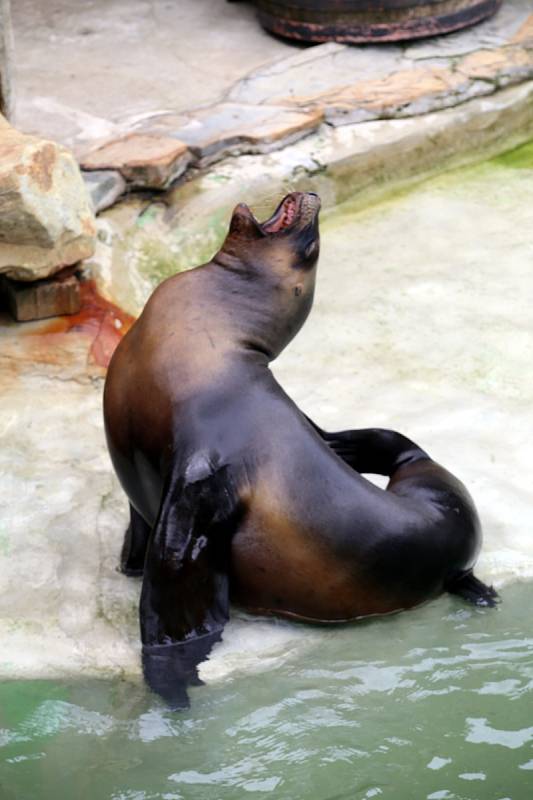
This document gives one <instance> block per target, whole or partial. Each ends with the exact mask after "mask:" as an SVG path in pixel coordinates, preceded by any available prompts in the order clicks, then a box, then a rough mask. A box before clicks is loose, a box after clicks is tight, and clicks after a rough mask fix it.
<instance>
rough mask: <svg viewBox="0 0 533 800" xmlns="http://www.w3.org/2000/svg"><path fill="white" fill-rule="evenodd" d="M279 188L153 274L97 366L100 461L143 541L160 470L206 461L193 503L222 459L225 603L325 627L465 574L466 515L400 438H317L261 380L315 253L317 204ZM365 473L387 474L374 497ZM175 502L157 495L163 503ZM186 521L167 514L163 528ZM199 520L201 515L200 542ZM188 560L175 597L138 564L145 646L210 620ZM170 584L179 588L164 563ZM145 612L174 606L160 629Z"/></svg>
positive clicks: (291, 331) (472, 548)
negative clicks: (220, 240)
mask: <svg viewBox="0 0 533 800" xmlns="http://www.w3.org/2000/svg"><path fill="white" fill-rule="evenodd" d="M289 198H290V200H289V201H287V199H286V201H284V202H286V203H288V206H291V208H292V211H293V213H294V209H295V208H296V212H295V213H294V220H293V222H292V224H289V225H288V226H287V227H282V228H280V229H279V230H275V228H276V225H277V223H276V222H274V223H273V224H272V226H273V230H271V231H269V229H268V223H264V224H263V226H259V225H258V223H257V222H256V221H255V219H254V218H253V217H252V215H251V214H250V212H249V210H248V209H247V208H246V207H245V206H238V207H237V209H236V210H235V212H234V216H233V219H232V224H231V229H230V233H229V235H228V237H227V239H226V241H225V243H224V245H223V247H222V249H221V250H220V252H219V253H217V255H216V256H215V257H214V258H213V260H212V261H211V262H210V263H208V264H206V265H204V266H201V267H198V268H196V269H193V270H191V271H189V272H186V273H182V274H179V275H176V276H174V277H173V278H170V279H169V280H167V281H165V282H164V283H163V284H162V285H161V286H159V287H158V288H157V289H156V291H155V292H154V293H153V295H152V297H151V298H150V299H149V301H148V303H147V304H146V307H145V309H144V311H143V313H142V315H141V317H140V318H139V320H138V321H137V322H136V323H135V325H134V326H133V327H132V329H131V331H130V332H129V333H128V334H127V335H126V337H125V338H124V340H123V341H122V343H121V344H120V346H119V347H118V348H117V351H116V353H115V356H114V357H113V360H112V363H111V365H110V368H109V373H108V378H107V382H106V387H105V398H104V409H105V424H106V433H107V438H108V445H109V450H110V453H111V457H112V460H113V464H114V467H115V469H116V471H117V474H118V476H119V478H120V481H121V483H122V486H123V487H124V490H125V491H126V493H127V495H128V497H129V500H130V503H131V505H132V506H133V507H134V509H136V511H137V512H138V515H140V517H141V518H142V519H143V520H144V521H145V523H146V534H147V535H148V533H149V531H150V530H152V529H154V526H156V527H157V525H159V527H161V512H160V507H161V506H162V504H164V502H165V493H166V494H167V495H168V492H169V491H170V490H169V489H164V486H165V480H167V479H168V476H169V474H170V473H172V474H177V475H178V478H179V480H182V481H184V483H185V485H192V486H193V489H194V487H197V486H198V485H199V484H198V482H196V483H195V482H194V480H196V478H194V480H193V482H192V484H191V483H190V480H189V479H190V476H191V475H194V474H196V473H197V472H198V470H199V471H200V473H202V480H204V472H205V470H204V472H202V470H203V466H202V465H205V463H207V462H209V464H214V465H215V467H213V469H211V468H209V469H208V470H207V472H208V473H209V476H210V477H208V478H206V483H205V485H206V486H207V489H206V491H205V492H204V491H203V490H202V491H203V493H201V499H200V500H193V501H191V503H192V505H193V506H194V504H195V503H196V504H197V505H198V506H199V507H200V506H202V504H205V501H206V497H208V498H209V495H210V492H211V490H210V489H209V486H213V487H214V486H215V483H216V481H217V478H216V476H217V475H220V474H221V472H220V469H219V467H220V466H221V465H222V466H223V467H224V469H226V470H228V471H229V472H227V473H224V474H225V475H226V474H230V475H231V476H234V477H233V478H232V479H231V481H228V483H230V484H231V491H228V492H227V494H228V496H230V495H231V510H230V511H229V512H228V514H227V516H226V518H225V521H224V522H223V534H221V533H220V531H219V529H218V528H217V527H216V525H215V528H214V530H216V531H219V532H218V533H217V534H216V536H218V539H219V540H222V539H224V540H227V542H228V547H230V550H229V553H228V559H227V564H226V567H225V568H224V569H225V571H226V572H227V573H228V574H229V590H230V592H231V597H232V599H233V600H234V601H235V602H237V603H239V604H241V605H243V606H245V607H246V608H248V609H250V610H256V611H260V612H262V613H264V612H268V613H276V614H284V615H288V616H294V617H298V618H301V619H305V620H316V621H340V620H347V619H353V618H356V617H360V616H365V615H370V614H382V613H388V612H391V611H396V610H399V609H404V608H408V607H411V606H413V605H416V604H417V603H420V602H423V601H424V600H427V599H428V598H430V597H433V596H435V595H436V594H438V593H439V592H441V591H442V590H443V589H444V588H449V587H450V586H452V584H453V582H454V580H457V579H458V578H460V577H461V576H463V575H467V574H469V572H470V571H471V569H472V566H473V564H474V562H475V559H476V557H477V554H478V551H479V547H480V529H479V523H478V519H477V514H476V512H475V509H474V506H473V504H472V501H471V499H470V497H469V495H468V493H467V492H466V489H465V488H464V487H463V486H462V484H461V483H460V482H459V481H457V479H455V478H454V477H453V476H451V475H450V474H449V473H448V472H447V471H446V470H444V469H443V468H442V467H440V466H439V465H437V464H435V463H434V462H433V461H431V459H429V457H428V456H427V454H426V453H424V452H423V451H422V450H420V448H418V447H417V446H416V445H414V444H413V443H412V442H410V441H409V440H407V439H405V438H404V437H402V436H401V435H400V434H394V433H393V432H386V431H385V432H383V431H379V430H375V431H374V430H371V431H359V432H358V431H346V432H343V433H341V434H326V433H325V432H323V431H320V429H318V428H317V427H316V426H314V425H313V423H311V422H310V421H309V420H308V419H307V418H306V417H305V416H304V415H303V413H302V412H301V411H300V410H299V409H298V408H297V406H296V405H295V404H294V403H293V402H292V400H291V399H290V398H289V397H288V396H287V395H286V394H285V393H284V391H283V390H282V388H281V387H280V386H279V384H278V383H277V382H276V380H275V378H274V376H273V375H272V373H271V371H270V370H269V367H268V364H269V362H270V361H271V360H272V359H273V358H275V357H276V356H277V355H278V354H279V352H280V351H281V350H282V349H283V348H284V347H285V345H286V344H287V343H288V342H289V341H290V340H291V339H292V338H293V336H294V335H295V334H296V332H297V331H298V330H299V328H300V327H301V325H302V324H303V322H304V321H305V319H306V317H307V315H308V313H309V310H310V308H311V305H312V300H313V292H314V285H315V273H316V262H317V257H318V223H317V217H318V208H319V203H318V198H316V196H315V195H299V194H294V195H291V196H289ZM288 206H287V207H288ZM280 208H281V211H280V210H278V212H277V215H278V216H277V217H276V215H275V216H274V218H273V219H274V221H275V220H276V219H278V220H279V215H280V214H282V213H284V211H283V207H280ZM265 226H266V230H265ZM272 226H271V227H272ZM389 434H390V436H389ZM198 465H200V466H198ZM363 471H376V472H381V473H382V474H389V475H391V482H390V484H389V487H388V491H383V490H381V489H379V488H377V487H375V486H374V485H373V484H372V483H370V482H369V481H367V480H366V479H365V478H364V477H363V476H362V475H361V474H360V472H363ZM205 475H207V473H205ZM213 475H215V478H212V476H213ZM191 480H192V479H191ZM213 480H214V481H215V483H209V481H213ZM224 480H226V479H224ZM188 481H189V483H187V482H188ZM220 483H221V482H220V481H219V482H218V483H217V484H216V485H217V487H219V486H220ZM180 485H181V484H180ZM202 485H203V484H202ZM172 491H174V490H172ZM180 491H181V490H180ZM216 491H219V488H217V490H216ZM206 493H207V494H206ZM212 495H213V498H215V488H213V492H212ZM180 496H181V495H180V494H179V493H178V494H175V495H173V497H174V498H175V499H174V500H173V501H172V503H173V505H172V504H171V505H172V508H174V506H177V507H178V512H177V513H178V514H179V513H181V512H179V507H180V502H181V501H180ZM195 497H196V495H195ZM198 497H200V494H198ZM187 502H189V501H186V500H184V501H183V503H184V507H185V506H186V505H187ZM213 502H214V504H215V505H217V503H218V505H219V506H220V501H219V500H213ZM202 507H203V506H202ZM158 514H159V515H160V516H159V522H158V523H157V525H156V521H157V520H158ZM132 519H133V518H132ZM206 519H207V517H206ZM142 524H143V523H142V520H141V526H142ZM183 524H184V523H182V522H179V521H178V522H176V523H172V525H173V526H174V527H172V526H171V525H167V523H165V525H167V528H168V529H169V530H170V529H172V533H171V534H169V535H171V536H178V538H179V535H181V534H179V535H178V534H175V531H176V530H178V529H180V530H181V528H180V525H181V527H183ZM210 524H211V523H209V524H208V523H203V525H204V528H205V531H206V533H205V536H206V537H207V538H208V539H209V535H210V534H209V532H208V530H211V529H210V528H209V525H210ZM187 525H188V526H189V527H188V528H187V530H192V528H191V525H193V523H189V522H187ZM193 527H194V525H193ZM164 535H166V534H164ZM194 535H198V536H200V533H197V534H195V533H194V531H193V537H194ZM224 537H225V538H224ZM212 538H215V534H214V535H213V537H212ZM152 539H153V542H156V543H157V541H159V540H158V539H157V537H156V536H155V534H153V535H152ZM156 546H158V547H159V548H160V549H161V548H162V547H163V545H157V544H154V543H152V545H151V548H152V551H154V550H155V549H156ZM165 547H166V545H165ZM149 553H150V545H149ZM142 557H143V558H144V556H142ZM194 558H195V557H193V556H191V557H190V558H189V562H188V563H189V564H190V567H191V570H193V571H190V579H189V578H188V579H187V580H189V584H187V585H188V586H189V587H192V588H191V591H189V593H188V594H187V596H184V595H179V594H178V595H174V594H168V593H166V594H163V590H162V589H161V590H159V588H158V586H159V583H160V582H161V581H163V582H164V581H166V580H167V578H166V577H163V578H161V577H160V576H161V575H162V574H163V573H161V572H160V571H158V570H160V566H158V567H157V568H155V567H154V570H153V571H152V572H150V571H149V570H148V571H147V570H146V569H145V579H144V580H145V589H146V592H147V594H146V595H145V597H148V596H149V597H150V598H152V597H154V598H155V599H154V600H153V603H152V605H150V609H152V606H153V608H156V611H155V612H153V610H152V611H146V612H143V604H142V603H141V628H142V631H143V642H144V643H145V645H146V647H147V648H149V647H163V646H164V645H166V644H169V643H176V642H183V641H190V640H191V639H190V637H191V636H193V635H196V636H202V635H204V633H202V632H205V631H210V630H212V629H213V630H214V629H215V628H217V630H218V627H217V625H218V623H213V625H212V626H211V627H210V624H211V623H209V624H208V623H206V624H204V625H203V627H202V624H203V623H202V622H201V620H202V619H203V617H202V614H203V613H204V611H203V607H202V588H201V587H202V586H203V585H204V583H203V581H204V578H202V579H201V580H200V579H198V580H197V579H196V578H195V574H196V573H194V569H195V568H196V567H195V566H194V563H193V562H194ZM147 563H150V562H149V560H148V561H147ZM180 564H181V565H182V564H183V562H182V561H180ZM180 568H181V567H180ZM205 569H206V570H207V572H208V569H209V568H208V567H206V568H205ZM222 571H224V570H222ZM207 572H206V574H207ZM166 574H167V573H164V575H166ZM168 580H169V582H170V583H171V584H172V586H174V585H179V583H180V573H179V570H177V571H176V574H175V577H172V578H171V579H170V578H169V579H168ZM184 585H185V584H184ZM145 589H143V591H145ZM148 591H150V592H151V594H150V595H148ZM165 591H166V590H165ZM172 591H174V590H172ZM210 591H211V590H210ZM217 591H218V590H217ZM158 592H159V594H158ZM154 593H155V594H154ZM215 594H216V591H215V589H213V590H212V591H211V594H210V595H209V597H207V598H204V600H205V603H204V605H205V606H206V607H208V606H210V605H211V606H212V605H213V602H214V600H213V597H214V596H215ZM193 596H194V598H193ZM169 598H175V599H169ZM147 602H148V601H147ZM150 602H152V601H151V600H150ZM171 603H172V604H174V603H175V604H176V608H175V609H172V610H169V609H168V605H169V604H171ZM195 603H196V604H197V605H196V606H195V609H196V610H195V611H194V614H193V616H194V623H190V624H189V625H188V626H187V624H185V623H181V622H180V623H179V624H178V623H177V622H176V624H175V620H178V619H180V618H181V617H182V616H183V614H184V608H182V606H183V605H188V604H191V605H194V604H195ZM147 607H148V606H147ZM186 610H187V613H189V614H192V613H193V612H192V611H191V609H186ZM143 614H144V617H145V622H144V623H143ZM160 614H163V615H166V614H169V615H170V617H171V618H170V619H169V620H167V622H166V623H165V625H164V626H163V627H162V626H161V625H160V622H159V615H160ZM174 615H175V616H174ZM146 620H148V621H146ZM154 620H155V621H154ZM220 624H221V625H222V624H223V622H222V623H220ZM191 630H192V631H193V632H194V631H196V633H191V632H190V631H191ZM220 630H221V628H220ZM204 655H205V654H204ZM204 655H202V656H201V657H204ZM199 657H200V656H198V657H197V658H195V659H194V660H196V663H197V662H198V658H199ZM147 676H148V673H147ZM148 680H149V682H150V683H151V684H152V685H154V687H155V688H156V690H157V691H161V693H162V694H163V695H165V692H164V691H163V690H160V689H158V688H157V685H156V684H157V680H155V679H154V680H152V679H151V678H150V677H148ZM189 682H190V680H189ZM167 694H168V693H167ZM178 704H179V703H178Z"/></svg>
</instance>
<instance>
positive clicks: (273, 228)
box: [266, 198, 296, 233]
mask: <svg viewBox="0 0 533 800" xmlns="http://www.w3.org/2000/svg"><path fill="white" fill-rule="evenodd" d="M295 216H296V203H295V202H294V200H293V199H292V198H290V199H289V200H286V201H285V203H284V204H283V207H282V210H281V215H280V217H279V219H277V220H275V221H274V222H271V223H270V225H267V226H266V230H267V231H269V233H277V232H278V231H281V230H282V229H283V228H287V227H288V226H289V225H291V224H292V223H293V222H294V218H295Z"/></svg>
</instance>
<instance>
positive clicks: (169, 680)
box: [140, 456, 240, 708]
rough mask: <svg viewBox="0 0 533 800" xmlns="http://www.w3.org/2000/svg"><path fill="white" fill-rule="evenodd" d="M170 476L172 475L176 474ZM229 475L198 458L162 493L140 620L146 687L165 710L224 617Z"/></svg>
mask: <svg viewBox="0 0 533 800" xmlns="http://www.w3.org/2000/svg"><path fill="white" fill-rule="evenodd" d="M175 472H177V470H175ZM234 477H235V472H234V471H232V470H231V468H230V467H228V466H223V467H216V466H214V465H213V462H212V461H211V460H210V459H209V458H208V457H203V456H197V457H196V459H195V460H194V461H193V462H191V463H190V464H189V466H188V468H187V469H186V470H185V475H183V474H182V473H180V474H179V475H176V474H171V475H170V476H169V479H168V480H167V482H166V485H165V487H164V490H163V497H162V500H161V506H160V510H159V516H158V519H157V522H156V524H155V526H154V530H153V532H152V536H151V538H150V542H149V544H148V552H147V557H146V562H145V568H144V580H143V588H142V594H141V607H140V621H141V639H142V644H143V649H142V658H143V671H144V675H145V678H146V681H147V683H148V685H149V686H150V688H151V689H153V691H155V692H157V693H158V694H160V695H161V696H162V697H163V699H164V700H166V702H167V703H168V704H169V705H170V706H171V707H172V708H183V707H186V706H188V705H189V701H188V697H187V686H188V685H195V684H198V682H199V678H198V673H197V666H198V664H200V662H202V661H203V660H204V659H205V658H206V657H207V655H208V654H209V651H210V650H211V648H212V646H213V645H214V644H215V642H217V641H219V640H220V639H221V637H222V630H223V628H224V625H225V623H226V622H227V620H228V617H229V600H228V596H229V592H228V561H229V552H230V543H231V536H232V534H233V532H234V530H235V525H236V519H237V515H238V513H239V505H240V503H239V496H238V487H237V483H236V481H235V479H234Z"/></svg>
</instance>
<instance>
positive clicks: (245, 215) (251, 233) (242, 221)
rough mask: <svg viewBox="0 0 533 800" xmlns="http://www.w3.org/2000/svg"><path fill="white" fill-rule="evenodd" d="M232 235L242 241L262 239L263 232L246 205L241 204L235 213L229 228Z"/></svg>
mask: <svg viewBox="0 0 533 800" xmlns="http://www.w3.org/2000/svg"><path fill="white" fill-rule="evenodd" d="M229 232H230V235H233V236H238V237H239V238H242V239H260V238H261V235H262V234H261V230H260V228H259V225H258V224H257V222H256V221H255V219H254V217H253V216H252V212H251V211H250V209H249V208H248V206H247V205H246V204H245V203H239V205H238V206H236V207H235V209H234V211H233V216H232V217H231V223H230V226H229Z"/></svg>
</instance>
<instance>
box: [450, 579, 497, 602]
mask: <svg viewBox="0 0 533 800" xmlns="http://www.w3.org/2000/svg"><path fill="white" fill-rule="evenodd" d="M445 589H446V591H447V592H449V593H450V594H456V595H458V596H459V597H462V599H463V600H466V601H468V602H469V603H473V604H474V605H475V606H484V607H486V608H495V607H496V606H497V605H498V603H500V602H501V599H500V596H499V594H498V592H497V591H496V589H494V587H493V586H487V585H486V584H485V583H483V582H482V581H480V580H479V579H478V578H476V577H475V575H474V573H473V572H467V573H466V575H461V576H460V577H458V578H455V579H454V580H453V581H451V582H450V583H449V584H447V585H446V587H445Z"/></svg>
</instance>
